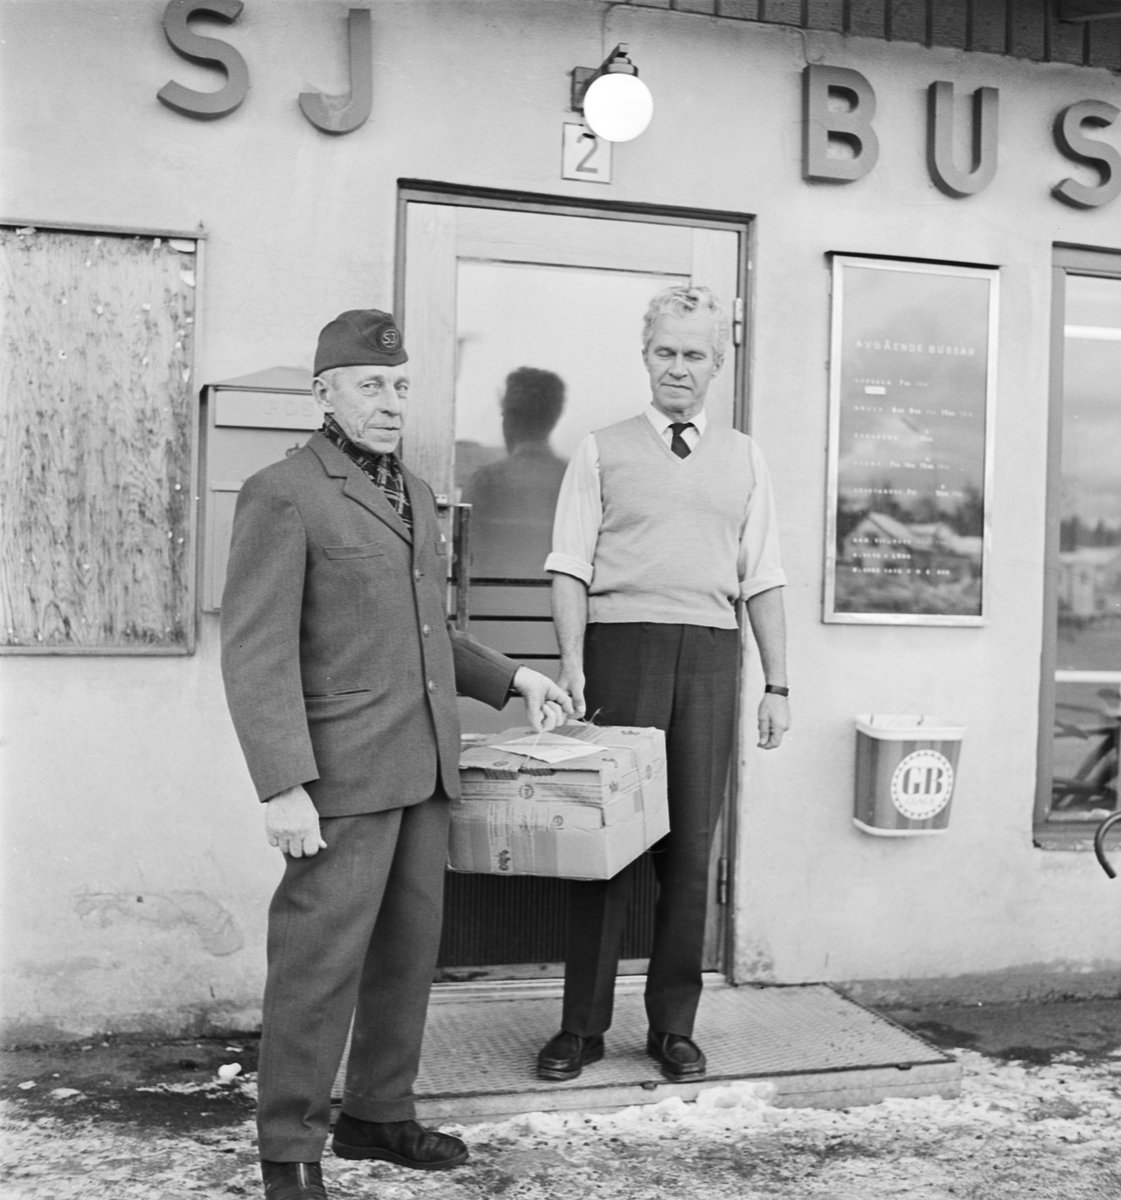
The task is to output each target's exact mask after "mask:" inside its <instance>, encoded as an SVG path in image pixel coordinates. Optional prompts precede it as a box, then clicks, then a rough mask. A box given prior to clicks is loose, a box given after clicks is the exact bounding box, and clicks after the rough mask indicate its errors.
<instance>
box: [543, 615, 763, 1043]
mask: <svg viewBox="0 0 1121 1200" xmlns="http://www.w3.org/2000/svg"><path fill="white" fill-rule="evenodd" d="M738 665H739V633H738V630H735V629H713V628H709V627H706V626H700V625H670V624H660V623H656V622H643V623H626V624H608V623H603V622H599V623H595V624H590V625H589V626H588V628H587V631H586V634H585V639H584V675H585V691H584V695H585V700H586V701H587V711H588V716H589V719H593V718H594V720H595V723H596V724H598V725H640V726H643V725H645V726H654V727H656V728H658V729H663V730H665V732H666V758H667V783H668V791H669V819H670V832H669V834H668V835H667V836H666V837H664V838H663V839H662V840H661V841H660V842H658V843H657V844H656V845H655V846H654V847H653V848H652V850H651V854H652V857H653V863H654V870H655V875H656V877H657V882H658V901H657V909H656V911H655V918H654V944H653V948H652V950H651V955H650V966H649V970H648V972H647V976H646V1015H647V1018H648V1019H649V1022H650V1028H651V1029H652V1030H654V1031H656V1032H658V1033H678V1034H684V1035H685V1036H686V1037H690V1036H692V1033H693V1023H694V1020H695V1018H696V1013H697V1006H698V1004H699V1003H700V998H701V988H702V966H703V955H704V931H705V914H706V908H707V902H708V872H709V858H710V855H711V851H712V839H713V834H714V832H715V828H716V823H717V821H718V819H719V816H720V811H721V807H722V805H723V801H724V791H725V788H726V786H727V778H728V763H729V760H730V757H731V752H732V745H733V742H734V726H735V711H736V687H737V678H738ZM638 862H639V860H636V861H635V862H634V863H632V864H631V865H630V866H628V867H625V868H624V869H623V870H622V871H620V872H619V873H618V874H617V875H615V876H614V877H613V878H612V879H609V880H594V881H587V882H585V881H573V882H572V883H571V884H570V885H569V887H570V892H569V905H568V934H567V944H566V956H565V976H564V1004H563V1009H562V1018H561V1027H562V1029H564V1030H567V1031H568V1032H569V1033H575V1034H579V1035H580V1036H582V1037H590V1036H593V1035H595V1034H602V1033H604V1032H605V1031H606V1030H607V1029H608V1028H609V1026H610V1025H611V1016H612V1010H613V1005H614V999H615V976H616V973H617V972H618V968H619V954H620V950H621V947H622V937H623V929H624V924H625V920H626V915H627V909H628V907H629V905H630V901H631V897H632V895H633V892H634V882H635V875H636V870H637V866H638Z"/></svg>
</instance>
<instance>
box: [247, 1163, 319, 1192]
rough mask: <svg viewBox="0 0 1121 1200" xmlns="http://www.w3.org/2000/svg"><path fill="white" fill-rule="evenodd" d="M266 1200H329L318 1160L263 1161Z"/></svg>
mask: <svg viewBox="0 0 1121 1200" xmlns="http://www.w3.org/2000/svg"><path fill="white" fill-rule="evenodd" d="M261 1178H262V1179H263V1180H264V1181H265V1200H327V1189H326V1188H325V1187H324V1186H323V1171H322V1169H321V1168H320V1166H319V1164H318V1163H317V1162H306V1163H305V1162H268V1161H267V1160H262V1161H261Z"/></svg>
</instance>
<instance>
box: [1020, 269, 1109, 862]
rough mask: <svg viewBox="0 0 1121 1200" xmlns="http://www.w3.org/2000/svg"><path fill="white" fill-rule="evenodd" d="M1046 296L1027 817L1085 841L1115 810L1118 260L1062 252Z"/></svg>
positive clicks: (1053, 829) (1049, 830)
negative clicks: (1034, 758) (1039, 660)
mask: <svg viewBox="0 0 1121 1200" xmlns="http://www.w3.org/2000/svg"><path fill="white" fill-rule="evenodd" d="M1095 268H1097V269H1098V271H1097V273H1091V272H1094V269H1095ZM1055 303H1056V308H1057V314H1056V346H1055V351H1056V360H1057V361H1056V362H1055V365H1054V374H1053V389H1052V390H1053V395H1052V421H1051V443H1052V444H1051V480H1050V485H1051V486H1050V523H1051V530H1050V538H1049V556H1048V557H1049V561H1048V568H1049V569H1048V572H1047V576H1048V593H1047V605H1046V610H1045V611H1046V613H1047V617H1046V619H1047V622H1048V628H1047V630H1046V634H1045V642H1046V647H1047V648H1046V653H1045V667H1044V671H1045V680H1044V697H1043V717H1044V729H1043V731H1042V736H1041V739H1040V741H1041V745H1042V748H1043V751H1044V753H1043V755H1041V759H1042V762H1041V767H1042V769H1041V772H1040V774H1041V785H1042V786H1041V788H1040V792H1041V795H1040V804H1039V813H1038V816H1039V817H1040V822H1039V823H1040V824H1041V825H1042V827H1043V828H1044V829H1046V830H1047V831H1048V832H1049V833H1051V834H1056V833H1059V834H1062V835H1065V837H1066V839H1067V840H1068V841H1088V839H1089V837H1090V836H1091V835H1092V833H1093V829H1094V827H1095V826H1096V825H1097V823H1098V822H1099V821H1101V820H1103V819H1104V818H1105V817H1106V816H1108V815H1109V814H1110V813H1112V812H1114V811H1116V809H1117V757H1118V736H1119V733H1121V454H1119V452H1118V447H1119V446H1121V258H1119V256H1117V255H1106V254H1102V255H1097V256H1095V255H1093V254H1092V252H1088V251H1068V252H1064V253H1061V254H1060V255H1059V257H1058V268H1057V270H1056V295H1055ZM1060 327H1061V328H1060Z"/></svg>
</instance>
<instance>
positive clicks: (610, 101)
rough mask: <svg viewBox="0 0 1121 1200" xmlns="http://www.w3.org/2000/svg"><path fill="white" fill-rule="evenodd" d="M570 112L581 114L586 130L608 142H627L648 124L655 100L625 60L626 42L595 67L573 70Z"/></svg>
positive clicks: (633, 67)
mask: <svg viewBox="0 0 1121 1200" xmlns="http://www.w3.org/2000/svg"><path fill="white" fill-rule="evenodd" d="M572 109H573V111H574V112H578V113H583V115H584V123H585V124H586V125H587V127H588V128H589V129H590V130H591V131H592V133H594V134H595V135H596V137H600V138H603V139H604V141H607V142H629V141H630V140H631V139H632V138H636V137H638V135H639V134H640V133H642V131H643V130H644V129H645V128H646V126H647V125H649V124H650V118H651V117H652V116H653V115H654V97H653V96H651V95H650V89H649V88H648V87H647V86H646V84H644V83H643V82H642V80H641V79H639V77H638V68H637V67H636V66H635V65H634V63H632V62H631V60H630V59H629V58H628V57H627V43H626V42H620V43H619V45H618V46H616V47H615V49H614V50H612V51H611V53H610V54H609V55H608V56H607V57H606V58H605V59H604V60H603V62H602V63H601V64H600V66H598V67H574V68H573V70H572Z"/></svg>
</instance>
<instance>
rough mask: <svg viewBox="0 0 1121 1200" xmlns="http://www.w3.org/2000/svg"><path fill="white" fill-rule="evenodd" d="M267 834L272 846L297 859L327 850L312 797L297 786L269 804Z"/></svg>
mask: <svg viewBox="0 0 1121 1200" xmlns="http://www.w3.org/2000/svg"><path fill="white" fill-rule="evenodd" d="M265 833H266V834H267V835H268V839H269V845H270V846H278V847H279V848H280V852H281V853H282V854H290V855H291V856H292V857H293V858H302V857H303V856H304V855H305V854H306V855H308V857H310V856H311V855H313V854H318V853H319V851H320V850H326V849H327V843H326V842H325V841H324V840H323V838H322V837H321V836H320V833H319V814H318V813H317V812H316V811H315V805H314V804H312V802H311V797H310V796H309V795H308V794H307V792H305V791H304V789H303V788H302V787H301V786H300V785H299V784H297V785H296V786H295V787H291V788H289V789H288V790H287V791H285V792H278V793H277V794H276V795H275V796H272V797H270V798H269V799H268V800H266V801H265Z"/></svg>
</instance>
